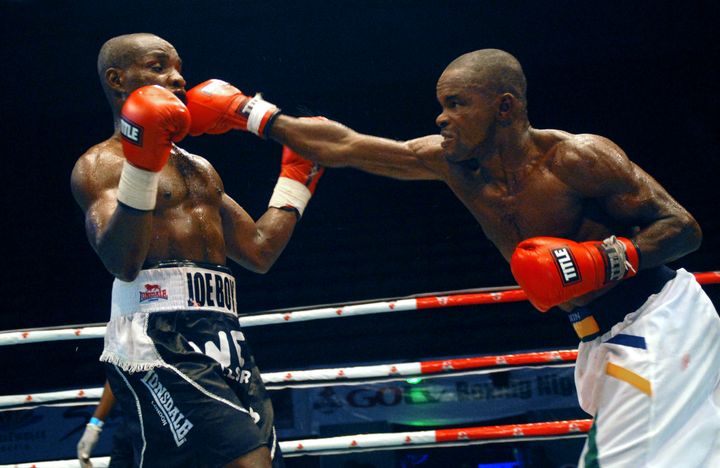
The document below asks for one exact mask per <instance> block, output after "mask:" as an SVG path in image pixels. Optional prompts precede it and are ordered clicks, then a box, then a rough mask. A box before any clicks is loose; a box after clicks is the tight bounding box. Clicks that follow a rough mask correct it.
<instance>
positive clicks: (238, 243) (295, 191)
mask: <svg viewBox="0 0 720 468" xmlns="http://www.w3.org/2000/svg"><path fill="white" fill-rule="evenodd" d="M98 73H99V75H100V80H101V82H102V86H103V89H104V91H105V94H106V96H107V98H108V100H109V101H110V105H111V107H112V111H113V116H114V123H115V131H114V133H113V135H112V136H111V137H110V138H109V139H107V140H106V141H103V142H102V143H100V144H98V145H96V146H93V147H92V148H90V149H89V150H88V151H87V152H86V153H85V154H84V155H82V156H81V157H80V158H79V160H78V161H77V163H76V164H75V167H74V169H73V172H72V179H71V186H72V192H73V195H74V196H75V199H76V201H77V203H78V204H79V205H80V208H81V209H82V210H83V212H84V214H85V229H86V232H87V236H88V240H89V241H90V244H91V246H92V247H93V248H94V249H95V251H96V252H97V254H98V256H99V257H100V259H101V260H102V262H103V264H104V265H105V267H106V268H107V270H108V271H109V272H110V273H111V274H112V275H113V276H115V281H114V283H113V292H112V310H111V317H110V321H109V323H108V325H107V332H106V336H105V347H104V350H103V353H102V355H101V358H100V359H101V361H104V362H105V363H107V375H108V380H109V382H110V386H111V388H112V393H113V394H114V395H115V398H116V399H117V401H118V402H119V403H120V405H121V408H122V411H123V416H124V417H125V418H126V420H127V425H128V429H129V431H130V433H131V437H132V441H133V449H134V458H135V465H136V466H153V467H154V466H198V467H200V466H202V467H205V466H231V467H269V466H282V457H281V455H280V453H279V450H278V445H277V439H276V436H275V430H274V427H273V412H272V406H271V402H270V400H269V398H268V396H267V395H266V392H265V388H264V385H263V382H262V380H261V378H260V372H259V371H258V369H257V366H256V365H255V363H254V360H253V357H252V354H251V352H250V349H249V347H248V344H247V342H246V341H245V338H244V336H243V333H242V331H241V330H240V326H239V322H238V318H237V304H238V302H241V300H240V299H239V298H237V297H235V282H234V278H233V276H232V274H231V272H230V270H229V269H228V268H227V267H226V266H225V264H226V258H230V259H232V260H233V261H235V262H237V263H238V264H240V265H241V266H243V267H245V268H247V269H249V270H251V271H255V272H258V273H263V272H266V271H267V270H268V269H269V268H270V267H271V266H272V264H273V263H274V262H275V260H276V259H277V258H278V256H279V255H280V253H281V252H282V250H283V249H284V247H285V245H286V244H287V242H288V240H289V239H290V235H291V233H292V231H293V229H294V227H295V225H296V223H297V221H298V219H299V218H300V216H301V215H302V212H303V209H304V208H305V205H306V203H307V202H308V200H309V198H310V196H311V194H312V190H313V189H314V186H315V184H316V183H317V180H318V177H319V175H320V172H321V171H318V170H316V169H317V166H316V165H314V164H312V163H310V162H309V161H307V160H304V159H302V158H300V157H299V156H297V155H296V154H294V153H292V152H291V151H290V150H287V149H286V150H285V151H284V155H283V163H282V169H281V174H280V178H279V179H278V184H277V186H276V189H275V191H274V192H273V195H272V197H271V200H270V203H269V208H268V210H267V211H266V212H265V214H263V216H262V217H261V218H260V219H258V220H257V221H253V219H252V218H251V217H250V216H249V215H248V214H247V213H246V212H245V211H244V210H243V209H242V208H241V207H240V206H239V205H238V204H237V203H236V202H235V201H234V200H233V199H232V198H230V197H229V196H228V195H227V194H226V193H225V191H224V189H223V183H222V181H221V179H220V176H219V175H218V174H217V172H215V169H213V167H212V166H211V165H210V163H209V162H208V161H207V160H205V159H203V158H201V157H199V156H195V155H192V154H189V153H187V152H186V151H184V150H183V149H181V148H179V147H178V146H176V145H175V144H174V143H173V142H178V141H180V140H182V139H183V137H184V136H185V135H186V134H187V131H188V128H189V125H190V116H189V113H188V111H187V108H186V107H185V104H183V102H182V101H183V100H184V99H185V84H186V83H185V80H184V79H183V77H182V75H181V61H180V58H179V56H178V54H177V52H176V51H175V49H174V47H173V46H172V45H171V44H169V43H168V42H166V41H165V40H163V39H161V38H159V37H157V36H154V35H151V34H131V35H124V36H119V37H115V38H113V39H110V40H109V41H108V42H106V43H105V44H104V45H103V47H102V49H101V50H100V53H99V56H98ZM288 185H289V186H291V187H292V189H287V188H286V186H288ZM298 185H299V186H301V188H302V190H301V189H299V188H298V187H297V186H298Z"/></svg>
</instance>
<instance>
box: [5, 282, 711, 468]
mask: <svg viewBox="0 0 720 468" xmlns="http://www.w3.org/2000/svg"><path fill="white" fill-rule="evenodd" d="M695 277H696V278H697V280H698V282H699V283H700V284H702V285H711V284H720V271H711V272H702V273H695ZM526 300H527V298H526V296H525V293H524V292H523V291H522V290H520V289H519V288H518V287H517V286H508V287H499V288H485V289H476V290H471V291H467V292H460V293H447V294H446V293H441V294H437V293H434V294H430V295H422V294H421V295H417V296H415V297H409V298H398V299H390V300H380V301H367V302H360V303H352V304H347V305H334V306H324V307H319V308H313V307H308V308H300V309H296V310H287V311H280V312H262V313H257V314H253V315H246V316H241V317H240V324H241V326H242V327H243V328H250V327H257V326H264V325H282V324H288V323H297V322H304V321H312V320H329V319H341V318H346V317H354V316H360V315H372V314H392V313H397V312H405V311H413V310H423V309H442V308H451V307H462V306H469V305H487V304H502V303H510V302H520V301H526ZM104 333H105V327H104V326H98V325H85V326H77V327H73V328H52V329H51V328H46V329H32V330H15V331H6V332H0V346H10V345H31V344H33V343H48V342H53V341H72V340H98V339H102V338H103V336H104ZM576 357H577V350H575V349H558V350H545V351H532V352H517V353H509V354H498V355H477V356H466V357H462V358H447V359H428V360H422V359H418V360H417V361H414V362H390V363H382V364H373V365H358V366H348V367H325V368H313V369H297V370H296V369H288V370H283V371H277V372H267V373H263V374H262V377H263V380H264V382H265V384H266V386H267V388H268V390H270V391H271V398H273V396H272V391H277V390H282V389H313V388H324V389H327V388H332V387H335V386H344V387H352V386H358V385H364V384H373V385H374V384H378V383H382V382H397V381H407V380H408V379H413V378H434V379H443V378H456V377H458V376H464V375H492V374H495V373H501V372H507V371H509V370H512V371H520V370H521V371H523V372H528V373H533V372H540V371H541V370H543V369H564V368H572V367H573V366H574V362H575V359H576ZM101 394H102V387H96V388H77V389H71V390H61V391H51V392H41V393H27V394H11V395H0V414H1V413H3V412H9V411H27V410H31V409H34V408H38V407H41V406H73V405H90V404H96V403H97V402H98V400H99V399H100V396H101ZM385 397H387V395H383V394H380V398H381V399H382V398H385ZM389 397H390V398H395V397H397V395H395V394H394V393H391V394H390V395H389ZM591 425H592V420H591V419H587V418H584V419H568V420H556V421H542V422H534V423H522V424H504V425H487V426H468V427H452V428H447V427H442V425H439V426H441V427H436V428H431V429H429V430H418V431H400V432H374V433H358V434H346V435H341V436H335V437H313V438H299V439H292V440H282V438H281V442H280V445H281V447H282V451H283V453H284V456H285V457H286V458H292V457H299V456H313V455H315V456H317V455H330V454H347V453H355V452H366V451H388V450H401V449H413V448H421V447H423V448H428V447H429V448H436V447H456V446H466V445H474V444H492V443H501V442H524V441H537V440H560V439H569V438H582V437H585V435H586V433H587V432H588V431H589V430H590V427H591ZM77 440H79V435H78V438H77ZM77 440H68V441H67V443H68V444H73V447H74V444H76V443H77ZM92 462H93V466H96V467H103V466H107V465H108V462H109V457H96V458H93V459H92ZM9 466H15V467H37V468H43V467H66V466H68V467H69V466H73V467H75V466H78V462H77V460H76V459H74V458H73V459H63V460H51V461H32V460H28V461H26V462H19V463H16V464H9V465H7V464H6V465H0V467H9Z"/></svg>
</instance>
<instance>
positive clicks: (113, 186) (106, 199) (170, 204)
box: [72, 138, 226, 264]
mask: <svg viewBox="0 0 720 468" xmlns="http://www.w3.org/2000/svg"><path fill="white" fill-rule="evenodd" d="M123 161H124V156H123V153H122V147H121V144H120V141H119V139H117V138H110V139H109V140H106V141H105V142H103V143H100V144H98V145H96V146H94V147H92V148H91V149H89V150H88V151H87V152H86V153H85V154H84V155H83V156H81V157H80V159H79V160H78V162H77V163H76V165H75V168H74V169H73V175H72V190H73V194H74V196H75V199H76V200H77V202H78V204H79V205H80V207H81V208H82V209H83V211H84V213H85V216H86V223H85V226H86V232H87V235H88V238H89V240H90V243H91V244H92V245H93V247H94V248H95V250H96V251H98V253H99V254H100V251H99V249H98V241H99V237H100V235H101V233H102V232H103V231H104V230H105V229H106V228H107V223H109V222H110V219H111V216H112V213H113V212H114V211H115V209H116V208H117V200H116V196H117V186H118V181H119V178H120V172H121V170H122V166H123ZM223 191H224V190H223V185H222V181H221V180H220V177H219V175H218V174H217V172H216V171H215V170H214V169H213V168H212V166H211V165H210V164H209V163H208V162H207V161H206V160H205V159H203V158H201V157H198V156H194V155H190V154H189V153H187V152H185V151H184V150H181V149H179V148H177V147H174V148H173V150H172V152H171V155H170V160H169V162H168V164H167V165H166V166H165V168H163V170H162V172H161V177H160V183H159V188H158V197H157V205H156V208H155V211H154V212H153V215H152V232H153V235H152V238H151V240H150V245H149V249H148V252H147V257H146V260H145V263H146V264H153V263H156V262H157V261H160V260H167V259H188V260H194V261H202V262H211V263H217V264H224V263H225V257H226V255H225V242H224V239H223V229H222V221H221V206H222V200H223V195H224V194H223ZM101 257H102V255H101Z"/></svg>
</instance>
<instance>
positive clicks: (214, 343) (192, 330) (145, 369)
mask: <svg viewBox="0 0 720 468" xmlns="http://www.w3.org/2000/svg"><path fill="white" fill-rule="evenodd" d="M100 360H101V361H103V362H105V363H107V365H108V369H107V374H108V380H109V381H110V385H111V387H112V390H113V393H114V394H115V397H116V398H117V400H118V401H119V402H120V404H121V407H122V410H123V415H124V417H126V418H127V425H128V429H129V432H130V434H131V438H132V445H133V452H134V459H135V464H136V466H141V467H154V466H193V467H215V466H223V465H225V464H227V463H229V462H231V461H232V460H234V459H236V458H238V457H240V456H242V455H244V454H246V453H248V452H251V451H252V450H255V449H257V448H260V447H263V446H266V447H267V448H268V449H269V450H270V453H271V456H272V458H273V466H274V467H281V466H284V465H283V462H282V456H281V454H280V450H279V446H278V442H277V437H276V435H275V429H274V427H273V410H272V404H271V402H270V399H269V397H268V396H267V393H266V391H265V386H264V384H263V382H262V379H261V376H260V371H259V370H258V368H257V366H256V365H255V361H254V359H253V356H252V353H251V351H250V347H249V346H248V344H247V342H246V341H245V337H244V335H243V332H242V331H241V329H240V324H239V321H238V317H237V305H236V298H235V280H234V278H233V276H232V275H231V274H230V271H229V269H227V268H225V267H222V266H208V265H202V266H200V265H197V264H193V263H187V262H172V263H167V264H162V265H160V266H159V267H158V268H152V269H147V270H143V271H141V272H140V274H139V275H138V277H137V278H136V279H135V280H134V281H132V282H123V281H119V280H115V282H114V284H113V294H112V313H111V319H110V322H109V323H108V326H107V332H106V335H105V348H104V350H103V353H102V356H101V357H100Z"/></svg>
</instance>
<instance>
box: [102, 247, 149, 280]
mask: <svg viewBox="0 0 720 468" xmlns="http://www.w3.org/2000/svg"><path fill="white" fill-rule="evenodd" d="M111 250H112V249H103V245H102V244H100V245H98V255H99V256H100V259H101V260H102V263H103V265H104V266H105V269H106V270H107V271H108V272H110V274H111V275H113V276H114V277H115V278H117V279H119V280H120V281H125V282H128V283H129V282H131V281H134V280H135V278H137V276H138V275H139V274H140V270H141V269H142V262H135V261H131V260H130V259H129V256H125V255H118V254H117V253H115V252H113V251H111Z"/></svg>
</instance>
